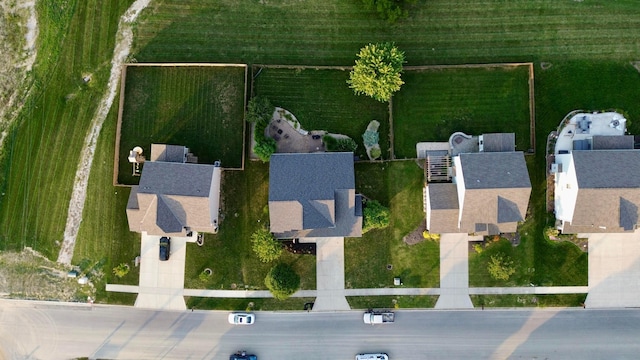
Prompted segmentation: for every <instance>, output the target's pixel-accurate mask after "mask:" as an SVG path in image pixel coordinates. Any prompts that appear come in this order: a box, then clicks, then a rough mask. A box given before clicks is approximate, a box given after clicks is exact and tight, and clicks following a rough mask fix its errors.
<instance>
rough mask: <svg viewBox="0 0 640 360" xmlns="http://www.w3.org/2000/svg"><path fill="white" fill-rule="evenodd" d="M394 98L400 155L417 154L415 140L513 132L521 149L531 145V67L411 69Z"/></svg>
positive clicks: (442, 139)
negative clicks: (454, 134) (456, 134)
mask: <svg viewBox="0 0 640 360" xmlns="http://www.w3.org/2000/svg"><path fill="white" fill-rule="evenodd" d="M402 76H403V79H404V81H405V84H404V85H403V86H402V89H400V91H399V92H398V94H397V95H395V96H394V98H393V112H394V113H393V136H394V152H395V156H396V158H400V159H401V158H415V157H416V143H418V142H421V141H447V140H448V139H449V136H450V135H451V134H452V133H453V132H455V131H463V132H465V133H467V134H469V135H480V134H483V133H490V132H514V133H515V134H516V148H517V149H518V150H520V151H527V150H528V149H529V148H530V142H531V141H530V140H529V138H530V133H531V132H530V130H529V125H530V123H531V121H530V116H529V66H518V67H490V68H444V69H427V70H408V71H405V72H404V74H403V75H402Z"/></svg>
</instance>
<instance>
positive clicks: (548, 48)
mask: <svg viewBox="0 0 640 360" xmlns="http://www.w3.org/2000/svg"><path fill="white" fill-rule="evenodd" d="M637 5H638V4H637V1H635V0H619V1H584V2H582V1H580V2H579V1H555V0H511V1H495V0H476V1H467V0H454V1H451V0H430V1H419V2H417V3H416V4H414V5H412V6H409V7H408V9H409V18H407V19H405V20H401V21H399V22H398V23H397V24H395V25H388V24H386V23H385V22H384V21H383V20H380V19H378V18H377V16H376V14H375V13H374V12H373V11H368V10H366V9H365V7H364V6H362V4H361V3H360V2H358V1H344V0H327V1H306V2H300V1H297V0H281V1H273V2H269V3H268V4H262V3H260V2H258V1H249V0H165V1H157V2H154V3H152V5H151V6H152V7H153V10H150V11H147V12H146V15H145V14H143V18H142V19H141V26H139V27H138V33H137V41H136V53H137V55H136V56H137V58H138V60H139V61H198V62H200V61H229V62H241V63H244V62H247V63H263V64H306V65H352V63H353V60H354V56H355V54H356V53H357V51H358V50H359V49H360V48H361V47H362V46H363V45H365V44H367V43H369V42H380V41H394V42H395V43H396V44H397V45H398V47H399V48H400V49H401V50H403V51H405V52H406V56H407V61H408V63H407V64H408V65H427V64H463V63H491V62H493V63H495V62H516V61H517V62H527V61H532V60H535V61H559V60H566V59H610V60H627V59H635V58H637V57H638V54H639V51H640V49H638V47H637V39H638V36H639V35H640V30H639V29H640V7H639V6H637Z"/></svg>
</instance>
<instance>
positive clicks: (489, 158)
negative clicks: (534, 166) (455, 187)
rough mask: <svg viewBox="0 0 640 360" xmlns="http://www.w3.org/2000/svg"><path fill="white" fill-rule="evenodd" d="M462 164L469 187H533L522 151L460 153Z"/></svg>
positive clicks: (467, 186) (465, 181)
mask: <svg viewBox="0 0 640 360" xmlns="http://www.w3.org/2000/svg"><path fill="white" fill-rule="evenodd" d="M460 164H461V166H462V173H463V177H464V184H465V187H466V188H467V189H499V188H530V187H531V181H530V180H529V172H528V171H527V165H526V163H525V161H524V154H523V153H522V152H520V151H513V152H490V153H468V154H460Z"/></svg>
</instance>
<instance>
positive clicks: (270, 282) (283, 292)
mask: <svg viewBox="0 0 640 360" xmlns="http://www.w3.org/2000/svg"><path fill="white" fill-rule="evenodd" d="M264 284H265V286H266V287H267V289H269V291H271V294H273V297H275V298H276V299H278V300H285V299H287V298H288V297H289V296H291V295H293V294H294V293H295V292H296V291H298V289H299V288H300V276H299V275H298V274H297V273H296V271H295V270H293V268H292V267H291V266H289V265H287V264H283V263H280V264H278V265H276V266H274V267H272V268H271V270H269V273H268V274H267V276H266V277H265V278H264Z"/></svg>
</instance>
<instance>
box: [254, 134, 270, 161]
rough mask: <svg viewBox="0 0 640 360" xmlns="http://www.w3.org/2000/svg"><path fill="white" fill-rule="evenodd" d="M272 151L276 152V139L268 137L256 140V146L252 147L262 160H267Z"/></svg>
mask: <svg viewBox="0 0 640 360" xmlns="http://www.w3.org/2000/svg"><path fill="white" fill-rule="evenodd" d="M274 152H276V141H275V140H274V139H272V138H268V137H262V139H260V141H257V142H256V146H254V147H253V153H254V154H256V156H257V157H258V158H259V159H260V160H262V162H268V161H269V159H270V158H271V154H273V153H274Z"/></svg>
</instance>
